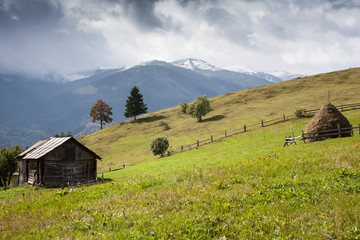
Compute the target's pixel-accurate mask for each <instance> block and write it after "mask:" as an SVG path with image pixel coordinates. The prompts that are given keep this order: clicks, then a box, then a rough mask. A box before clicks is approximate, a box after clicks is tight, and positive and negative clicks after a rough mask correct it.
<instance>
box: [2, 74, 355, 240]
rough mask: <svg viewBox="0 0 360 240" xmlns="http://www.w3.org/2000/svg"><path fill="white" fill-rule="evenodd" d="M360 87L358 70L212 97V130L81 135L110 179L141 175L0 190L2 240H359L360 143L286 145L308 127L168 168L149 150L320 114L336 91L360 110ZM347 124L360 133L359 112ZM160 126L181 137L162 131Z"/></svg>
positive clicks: (137, 129) (188, 156) (157, 116)
mask: <svg viewBox="0 0 360 240" xmlns="http://www.w3.org/2000/svg"><path fill="white" fill-rule="evenodd" d="M359 77H360V69H350V70H347V71H341V72H336V73H330V74H323V75H319V76H315V77H309V78H305V79H297V80H293V81H288V82H283V83H280V84H275V85H270V86H265V87H261V88H254V89H249V90H246V91H241V92H236V93H232V94H227V95H224V96H219V97H217V98H213V99H211V101H212V104H213V107H214V109H215V111H214V112H213V113H212V115H210V116H209V118H210V119H211V118H212V119H215V120H214V121H205V122H203V123H196V120H195V119H192V118H188V117H186V116H178V115H177V109H176V108H173V109H166V110H163V111H161V112H157V113H152V114H148V115H145V116H143V117H142V119H143V120H142V121H140V122H139V123H132V122H130V121H129V122H125V123H122V124H119V125H115V126H112V127H109V128H106V129H104V130H102V131H99V132H97V133H94V134H92V135H90V136H84V137H83V138H81V141H83V142H85V143H86V144H87V146H89V147H90V148H92V149H94V150H95V151H97V152H99V154H100V155H101V156H102V157H104V160H103V162H102V163H101V164H102V165H101V167H102V169H106V168H107V166H108V165H107V164H110V163H111V166H114V165H116V164H119V165H121V164H122V163H132V164H135V163H136V165H135V166H131V167H128V168H126V169H124V170H121V171H114V172H110V173H105V178H110V179H112V181H111V182H108V183H105V184H99V185H94V186H88V187H79V188H68V189H41V188H36V187H27V186H23V187H19V188H14V189H10V190H6V191H1V192H0V238H2V239H11V238H13V239H42V238H44V239H56V238H61V239H77V238H80V239H358V238H359V237H360V214H359V213H360V204H359V203H360V194H359V193H360V155H359V151H360V135H359V134H358V133H356V134H355V135H354V137H351V138H342V139H332V140H327V141H323V142H316V143H311V144H303V143H299V144H297V145H291V146H290V147H282V145H283V143H284V136H285V135H289V133H290V132H291V131H294V132H295V134H297V133H298V134H300V132H301V130H302V129H304V127H305V125H306V123H307V122H308V121H309V120H310V118H307V119H300V120H295V119H293V120H290V121H286V122H281V123H278V124H275V125H272V126H268V127H264V128H261V127H256V128H253V129H252V130H251V131H249V132H246V133H242V134H239V135H233V136H231V137H229V138H226V139H223V140H222V141H221V142H217V143H213V144H208V145H205V146H202V147H201V148H199V149H194V150H191V151H187V152H183V153H180V154H176V155H174V156H171V157H167V158H161V159H157V158H154V157H153V156H152V155H151V153H150V150H149V143H150V141H151V139H152V138H153V137H154V136H157V135H165V136H168V137H169V139H170V142H171V144H172V145H173V148H177V147H178V146H180V145H181V144H185V143H189V142H190V143H192V142H194V141H196V139H197V138H198V137H199V138H201V139H202V138H203V137H205V138H206V137H208V134H209V132H211V133H216V132H221V133H222V131H223V130H224V129H234V128H238V127H239V126H240V127H241V126H242V125H243V124H244V123H246V124H248V123H253V122H256V121H259V120H261V119H262V117H267V116H268V117H269V118H273V116H275V115H276V114H279V113H280V116H281V115H282V113H286V114H287V113H288V114H292V113H293V111H295V110H296V109H298V108H301V107H309V108H312V107H320V106H321V105H322V104H323V103H325V102H327V92H328V90H330V91H331V95H332V99H333V102H334V103H335V104H336V103H340V102H341V101H343V102H344V103H345V102H360V101H359V97H358V94H356V92H357V91H358V89H360V88H359V84H360V81H359V80H358V79H359ZM321 86H323V87H321ZM305 90H306V91H305ZM267 96H268V97H267ZM309 96H311V97H309ZM345 97H346V98H347V99H346V101H345V100H344V98H345ZM274 113H275V115H274ZM343 114H344V115H345V116H346V117H347V118H348V119H349V121H350V122H351V123H353V124H359V123H360V110H353V111H345V112H343ZM217 115H224V116H225V117H215V116H217ZM140 119H141V118H140ZM159 120H164V121H167V122H168V123H169V124H170V126H171V127H172V129H171V130H169V131H164V130H163V129H162V128H161V127H158V121H159ZM130 161H132V162H130Z"/></svg>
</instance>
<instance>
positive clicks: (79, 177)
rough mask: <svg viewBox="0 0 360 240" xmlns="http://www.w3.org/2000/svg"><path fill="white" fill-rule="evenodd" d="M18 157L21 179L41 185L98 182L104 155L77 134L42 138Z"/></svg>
mask: <svg viewBox="0 0 360 240" xmlns="http://www.w3.org/2000/svg"><path fill="white" fill-rule="evenodd" d="M17 157H18V159H19V174H20V181H21V182H25V183H27V184H31V185H39V186H66V185H74V184H76V183H79V182H94V181H96V178H97V172H96V170H97V162H96V161H97V159H99V160H100V159H101V157H99V156H98V155H97V154H96V153H94V152H93V151H91V150H90V149H88V148H87V147H85V146H84V145H82V144H81V143H79V142H78V141H77V140H76V139H74V138H73V137H64V138H50V139H48V140H41V141H39V142H37V143H36V144H34V145H33V146H31V147H30V148H28V149H27V150H26V151H24V152H23V153H21V154H19V155H18V156H17Z"/></svg>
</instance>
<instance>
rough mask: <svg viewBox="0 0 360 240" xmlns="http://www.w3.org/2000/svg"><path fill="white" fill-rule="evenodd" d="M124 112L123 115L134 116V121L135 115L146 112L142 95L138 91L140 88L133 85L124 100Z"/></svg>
mask: <svg viewBox="0 0 360 240" xmlns="http://www.w3.org/2000/svg"><path fill="white" fill-rule="evenodd" d="M125 108H126V109H125V113H124V116H125V117H127V118H129V117H134V120H135V121H136V116H138V115H140V114H143V113H147V110H148V108H147V106H146V104H145V103H144V100H143V95H142V94H141V93H140V90H139V88H138V87H136V86H134V87H133V88H132V89H131V91H130V96H128V99H127V100H126V105H125Z"/></svg>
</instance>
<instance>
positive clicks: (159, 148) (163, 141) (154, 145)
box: [150, 137, 169, 157]
mask: <svg viewBox="0 0 360 240" xmlns="http://www.w3.org/2000/svg"><path fill="white" fill-rule="evenodd" d="M150 147H151V151H152V152H153V154H154V156H156V155H161V157H162V156H164V153H165V152H166V150H167V149H168V148H169V141H168V140H167V138H166V137H158V138H155V139H154V140H153V141H152V142H151V144H150Z"/></svg>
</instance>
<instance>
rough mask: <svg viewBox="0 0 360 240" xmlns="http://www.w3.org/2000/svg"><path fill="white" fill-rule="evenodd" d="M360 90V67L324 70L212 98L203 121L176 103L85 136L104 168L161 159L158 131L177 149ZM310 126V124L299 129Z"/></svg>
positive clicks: (346, 99) (349, 97)
mask: <svg viewBox="0 0 360 240" xmlns="http://www.w3.org/2000/svg"><path fill="white" fill-rule="evenodd" d="M359 89H360V69H349V70H345V71H339V72H333V73H326V74H320V75H316V76H310V77H305V78H301V79H295V80H291V81H286V82H281V83H277V84H272V85H267V86H263V87H257V88H252V89H247V90H243V91H239V92H233V93H229V94H226V95H222V96H218V97H214V98H211V99H210V100H211V103H212V107H213V108H214V111H213V112H212V113H210V114H209V115H207V116H206V117H205V118H204V122H202V123H197V122H196V120H195V119H194V118H191V117H189V116H186V115H181V114H180V113H179V108H178V107H173V108H169V109H165V110H162V111H158V112H155V113H151V114H147V115H145V116H142V117H140V118H139V121H138V122H137V123H134V122H133V121H132V120H129V121H126V122H123V123H120V124H116V125H113V126H111V127H108V128H105V129H103V130H102V131H98V132H96V133H94V134H91V135H87V136H83V137H81V138H80V139H79V140H80V141H81V142H83V143H84V144H86V146H88V147H90V148H91V149H93V150H94V151H95V152H96V153H98V154H99V155H100V156H101V157H103V161H102V162H100V163H99V167H98V171H99V172H102V171H108V170H109V167H111V168H112V169H116V168H119V167H122V165H123V164H127V165H134V164H138V163H142V162H145V161H149V160H153V159H155V158H154V157H153V156H152V153H151V151H150V142H151V140H152V139H153V138H155V137H157V136H165V137H167V138H168V139H169V141H170V145H171V147H172V149H173V150H176V149H179V148H180V147H181V145H186V144H191V143H195V142H196V140H198V139H200V140H201V139H206V138H209V137H210V135H215V137H218V136H223V134H224V131H225V130H231V129H238V128H242V127H243V126H244V125H249V124H253V123H258V122H260V121H261V120H266V119H273V118H277V117H281V116H282V115H283V114H286V115H292V114H294V112H295V110H297V109H300V108H307V109H309V108H320V107H321V106H322V105H323V104H324V103H326V102H327V101H328V91H330V93H331V101H332V103H333V104H335V105H340V104H341V103H354V102H360V97H359ZM160 121H166V122H167V123H168V124H169V125H170V127H171V129H170V130H168V131H164V129H163V128H162V127H159V122H160ZM304 128H305V124H304V126H301V127H300V129H299V130H300V131H301V129H304ZM294 130H296V129H294ZM286 134H289V133H286Z"/></svg>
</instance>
